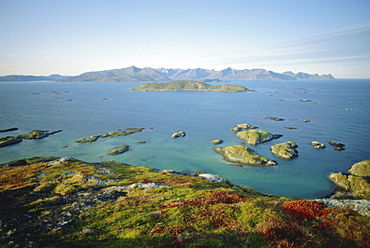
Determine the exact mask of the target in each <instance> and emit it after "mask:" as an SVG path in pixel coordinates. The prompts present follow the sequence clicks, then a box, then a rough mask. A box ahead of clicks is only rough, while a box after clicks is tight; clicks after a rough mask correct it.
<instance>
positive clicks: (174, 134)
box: [171, 131, 186, 138]
mask: <svg viewBox="0 0 370 248" xmlns="http://www.w3.org/2000/svg"><path fill="white" fill-rule="evenodd" d="M185 136H186V133H185V132H184V131H180V132H175V133H173V134H172V135H171V137H172V138H183V137H185Z"/></svg>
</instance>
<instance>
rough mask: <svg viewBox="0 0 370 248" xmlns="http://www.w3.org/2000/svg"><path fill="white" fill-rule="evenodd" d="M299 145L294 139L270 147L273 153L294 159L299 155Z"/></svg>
mask: <svg viewBox="0 0 370 248" xmlns="http://www.w3.org/2000/svg"><path fill="white" fill-rule="evenodd" d="M297 147H298V145H297V144H296V143H294V142H292V141H288V142H283V143H280V144H276V145H273V146H271V147H270V149H271V152H272V154H274V155H275V156H277V157H280V158H283V159H292V158H293V157H297V156H298V151H297V150H296V149H295V148H297Z"/></svg>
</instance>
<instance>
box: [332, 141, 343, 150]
mask: <svg viewBox="0 0 370 248" xmlns="http://www.w3.org/2000/svg"><path fill="white" fill-rule="evenodd" d="M329 144H330V145H332V146H333V147H334V150H336V151H341V150H346V148H345V146H346V145H345V144H342V143H339V142H335V141H329Z"/></svg>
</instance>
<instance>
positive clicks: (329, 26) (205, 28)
mask: <svg viewBox="0 0 370 248" xmlns="http://www.w3.org/2000/svg"><path fill="white" fill-rule="evenodd" d="M369 9H370V2H369V1H366V0H353V1H347V0H343V1H340V2H338V1H335V0H327V1H318V0H310V1H292V0H282V1H279V2H278V3H277V2H276V1H273V0H262V1H249V0H231V1H227V2H225V1H220V0H213V1H210V0H205V1H194V0H190V1H177V0H174V1H164V0H158V1H150V0H142V1H125V0H123V1H118V0H108V1H95V0H92V1H85V0H81V1H71V0H66V1H46V0H36V1H26V0H14V1H7V0H0V21H1V22H0V32H1V34H2V36H1V38H0V76H5V75H43V76H47V75H50V74H61V75H69V76H75V75H79V74H81V73H84V72H89V71H102V70H110V69H120V68H127V67H130V66H132V65H134V66H136V67H138V68H144V67H151V68H161V67H163V68H181V69H189V68H190V69H194V68H204V69H210V70H211V69H214V70H217V71H219V70H222V69H225V68H228V67H231V68H234V69H238V70H240V69H254V68H263V69H266V70H271V71H274V72H278V73H282V72H285V71H293V72H295V73H297V72H305V73H309V74H315V73H317V74H320V75H321V74H332V75H333V76H334V77H335V78H370V70H369V68H370V15H369V14H368V10H369Z"/></svg>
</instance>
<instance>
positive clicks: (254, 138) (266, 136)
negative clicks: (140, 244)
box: [235, 129, 283, 146]
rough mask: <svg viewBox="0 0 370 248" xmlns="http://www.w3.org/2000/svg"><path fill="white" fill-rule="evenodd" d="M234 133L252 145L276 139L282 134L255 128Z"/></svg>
mask: <svg viewBox="0 0 370 248" xmlns="http://www.w3.org/2000/svg"><path fill="white" fill-rule="evenodd" d="M235 135H236V136H237V137H239V138H240V139H242V140H244V141H245V142H247V143H248V144H249V145H254V146H255V145H258V144H262V143H264V142H267V141H270V140H272V139H278V138H280V137H282V136H283V135H281V134H272V133H269V132H266V131H264V130H257V129H253V130H247V131H240V132H237V133H235Z"/></svg>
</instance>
